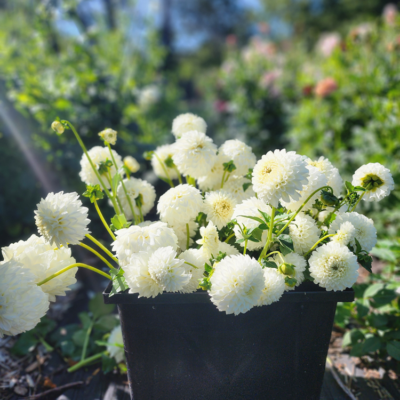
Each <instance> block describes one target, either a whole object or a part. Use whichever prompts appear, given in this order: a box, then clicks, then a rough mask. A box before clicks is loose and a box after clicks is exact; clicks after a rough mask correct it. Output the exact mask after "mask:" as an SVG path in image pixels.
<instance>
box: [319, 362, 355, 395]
mask: <svg viewBox="0 0 400 400" xmlns="http://www.w3.org/2000/svg"><path fill="white" fill-rule="evenodd" d="M326 360H327V361H328V363H329V365H330V366H331V372H332V375H333V377H334V378H335V381H336V383H337V384H338V385H339V386H340V387H341V389H342V390H343V391H344V392H345V393H346V394H347V396H349V397H350V399H351V400H357V397H355V396H354V394H353V392H352V391H351V390H350V389H349V388H348V387H347V386H346V385H345V384H344V383H343V381H342V380H341V379H340V377H339V375H338V374H337V372H336V371H335V366H334V365H333V362H332V360H331V359H330V358H329V357H327V358H326Z"/></svg>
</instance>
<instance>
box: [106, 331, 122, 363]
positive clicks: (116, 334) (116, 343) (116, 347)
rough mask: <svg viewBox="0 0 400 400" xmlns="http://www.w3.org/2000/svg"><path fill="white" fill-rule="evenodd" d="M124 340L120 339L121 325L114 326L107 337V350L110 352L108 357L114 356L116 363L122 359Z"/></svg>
mask: <svg viewBox="0 0 400 400" xmlns="http://www.w3.org/2000/svg"><path fill="white" fill-rule="evenodd" d="M123 346H124V341H123V340H122V330H121V325H118V326H116V327H115V328H114V329H113V330H112V331H111V333H110V336H109V337H108V339H107V351H108V352H109V353H110V357H114V359H115V361H116V362H117V364H119V363H120V362H121V361H124V358H125V353H124V347H123Z"/></svg>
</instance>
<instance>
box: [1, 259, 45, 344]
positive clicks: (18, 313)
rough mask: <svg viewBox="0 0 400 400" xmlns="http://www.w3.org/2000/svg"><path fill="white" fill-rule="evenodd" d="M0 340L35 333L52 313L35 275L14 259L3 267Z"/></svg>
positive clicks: (2, 263) (5, 262)
mask: <svg viewBox="0 0 400 400" xmlns="http://www.w3.org/2000/svg"><path fill="white" fill-rule="evenodd" d="M0 276H1V279H0V338H1V337H3V335H10V336H12V335H18V334H19V333H22V332H25V331H29V330H31V329H33V328H34V327H35V326H36V325H37V324H38V323H39V322H40V319H41V318H42V317H43V316H44V315H45V314H46V312H47V310H48V309H49V298H48V295H47V294H46V293H45V292H43V290H42V289H41V288H40V287H39V286H37V285H36V283H35V275H33V274H32V272H31V271H29V270H28V269H27V268H25V267H24V266H23V265H22V264H20V263H19V262H17V261H16V260H14V259H11V260H9V261H3V262H1V263H0Z"/></svg>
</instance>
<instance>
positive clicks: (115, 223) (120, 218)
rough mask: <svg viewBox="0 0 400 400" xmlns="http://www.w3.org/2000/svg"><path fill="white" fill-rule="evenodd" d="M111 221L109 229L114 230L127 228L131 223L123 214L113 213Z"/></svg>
mask: <svg viewBox="0 0 400 400" xmlns="http://www.w3.org/2000/svg"><path fill="white" fill-rule="evenodd" d="M111 223H112V225H111V229H112V230H114V231H118V230H120V229H122V228H129V226H130V225H131V223H130V222H128V221H127V220H126V218H125V215H124V214H118V215H114V216H113V217H112V218H111Z"/></svg>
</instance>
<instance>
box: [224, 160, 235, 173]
mask: <svg viewBox="0 0 400 400" xmlns="http://www.w3.org/2000/svg"><path fill="white" fill-rule="evenodd" d="M222 165H223V166H224V171H226V172H233V171H234V170H235V169H236V165H235V164H234V162H233V160H231V161H229V162H227V163H223V164H222Z"/></svg>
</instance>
